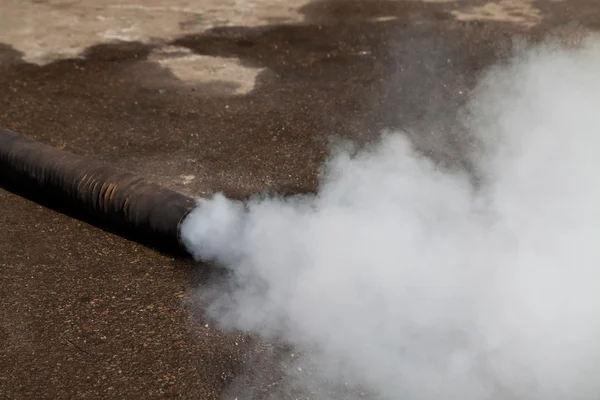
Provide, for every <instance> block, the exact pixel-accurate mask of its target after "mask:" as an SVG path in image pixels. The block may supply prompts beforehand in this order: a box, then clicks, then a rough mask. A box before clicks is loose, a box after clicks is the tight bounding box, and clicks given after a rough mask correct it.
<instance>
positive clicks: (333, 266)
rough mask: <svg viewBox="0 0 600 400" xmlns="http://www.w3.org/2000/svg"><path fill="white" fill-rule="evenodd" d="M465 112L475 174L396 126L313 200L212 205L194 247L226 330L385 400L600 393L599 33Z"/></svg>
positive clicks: (546, 58)
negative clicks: (308, 359) (222, 272)
mask: <svg viewBox="0 0 600 400" xmlns="http://www.w3.org/2000/svg"><path fill="white" fill-rule="evenodd" d="M467 115H468V116H469V119H468V126H469V130H470V132H469V133H470V135H471V136H473V137H474V138H475V139H476V140H477V142H478V143H479V146H477V151H474V152H473V154H470V155H469V157H470V159H471V162H472V164H473V165H474V166H475V171H476V173H477V176H478V179H477V180H473V179H472V177H471V176H469V175H468V174H467V173H466V172H464V173H462V172H456V171H454V172H450V171H448V170H445V169H443V168H442V167H439V166H438V165H436V163H435V162H433V161H431V160H429V159H428V158H426V157H424V156H421V155H419V154H418V153H417V152H416V151H414V149H413V146H412V145H411V143H410V142H409V140H408V139H407V138H406V135H404V134H403V133H402V132H397V133H390V134H387V135H386V136H385V137H384V138H383V140H382V141H381V142H380V143H379V144H378V145H377V146H374V147H373V148H370V149H363V150H361V151H359V152H358V153H353V152H350V151H346V150H343V149H342V150H338V151H336V152H334V154H333V155H332V157H331V159H330V160H329V161H328V163H327V165H326V168H325V173H324V175H323V178H322V180H321V184H320V188H319V190H318V193H317V194H316V195H314V196H313V195H310V196H298V197H294V198H277V197H269V198H258V197H257V198H255V199H251V200H249V201H248V202H246V203H244V204H242V203H239V202H234V201H230V200H228V199H226V198H225V197H223V196H222V195H217V196H215V197H214V198H213V199H211V200H203V201H200V202H199V207H198V208H197V209H196V210H195V211H194V212H193V213H192V214H191V215H190V216H189V217H188V218H187V219H186V220H185V222H184V224H183V227H182V228H183V229H182V232H183V238H184V241H185V243H186V245H187V247H188V248H189V250H190V252H191V253H192V254H193V255H194V256H195V257H196V258H197V259H199V260H204V261H214V262H216V263H217V264H219V265H222V266H224V267H226V268H227V269H228V270H230V272H231V281H230V282H229V283H230V284H229V285H228V290H226V291H225V292H223V293H222V295H221V296H219V297H217V298H216V299H215V300H214V301H213V303H212V305H211V307H210V311H211V313H212V315H213V316H214V317H216V318H217V319H218V320H219V322H220V323H221V326H222V327H224V328H237V329H243V330H245V331H248V332H254V333H258V334H261V335H263V336H266V337H278V338H282V339H283V340H286V341H288V342H290V343H292V344H295V345H299V346H305V347H309V348H311V349H315V350H316V351H318V354H320V356H321V359H322V360H324V362H325V363H329V365H330V369H329V371H330V372H332V371H335V370H337V368H340V367H339V366H340V365H343V371H342V370H339V373H340V374H341V373H342V372H343V373H344V374H345V375H344V376H348V374H351V375H352V376H354V377H355V379H356V380H357V382H358V383H360V384H362V385H364V386H365V387H368V388H371V389H373V390H374V391H375V392H376V393H378V395H379V396H381V397H382V398H385V399H403V400H440V399H460V400H486V399H502V400H506V399H518V400H521V399H522V400H553V399H557V400H558V399H561V400H564V399H570V400H588V399H589V400H592V399H593V400H596V399H598V398H600V44H599V42H598V40H593V39H588V40H587V41H585V42H584V43H583V45H582V46H581V47H578V48H571V49H567V48H561V47H560V46H553V45H544V46H541V47H540V46H538V47H535V48H530V49H527V50H526V51H523V52H520V53H519V54H518V55H517V56H515V57H514V58H513V59H512V60H511V61H510V62H509V63H508V64H505V65H503V66H500V67H497V68H494V69H492V70H490V71H489V73H487V74H486V75H485V77H483V79H482V80H481V83H480V85H479V86H478V87H477V89H476V90H475V91H474V93H473V95H472V98H471V102H470V104H469V106H468V108H467ZM473 182H477V183H473ZM340 376H341V375H340Z"/></svg>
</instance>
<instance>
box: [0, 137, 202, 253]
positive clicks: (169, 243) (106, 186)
mask: <svg viewBox="0 0 600 400" xmlns="http://www.w3.org/2000/svg"><path fill="white" fill-rule="evenodd" d="M0 184H2V185H3V186H4V187H6V188H8V189H9V190H11V191H13V192H18V193H19V194H22V195H24V196H26V197H29V198H31V199H32V200H34V201H36V202H38V203H42V204H44V205H47V206H50V207H52V208H58V209H59V211H63V212H64V211H67V212H66V213H67V214H70V215H72V216H76V217H77V218H83V219H86V220H88V221H89V222H91V223H93V224H95V225H100V226H101V227H102V228H104V229H108V230H111V231H115V232H116V233H120V234H124V236H129V237H133V238H134V239H140V240H138V241H140V242H143V243H144V244H146V243H150V244H152V245H159V247H161V248H164V249H168V250H172V249H174V248H181V247H180V246H181V241H180V238H179V224H180V222H181V221H182V219H183V218H184V217H185V215H186V214H187V213H188V212H189V211H190V210H191V209H192V208H193V207H194V204H195V202H194V200H193V199H192V198H190V197H188V196H185V195H182V194H180V193H177V192H174V191H172V190H169V189H165V188H163V187H161V186H159V185H156V184H154V183H151V182H148V181H146V180H144V179H143V178H141V177H139V176H136V175H134V174H131V173H128V172H123V171H119V170H117V169H115V168H113V167H110V166H107V165H104V164H102V163H99V162H97V161H94V160H90V159H88V158H85V157H80V156H77V155H74V154H71V153H67V152H64V151H61V150H58V149H56V148H54V147H51V146H48V145H45V144H42V143H40V142H37V141H35V140H32V139H30V138H27V137H25V136H22V135H20V134H17V133H15V132H12V131H9V130H6V129H2V128H0Z"/></svg>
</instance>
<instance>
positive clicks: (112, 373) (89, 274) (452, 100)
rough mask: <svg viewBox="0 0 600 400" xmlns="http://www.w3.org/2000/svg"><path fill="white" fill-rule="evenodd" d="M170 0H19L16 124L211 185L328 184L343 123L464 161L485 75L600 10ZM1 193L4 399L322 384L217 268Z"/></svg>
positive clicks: (263, 395) (11, 22)
mask: <svg viewBox="0 0 600 400" xmlns="http://www.w3.org/2000/svg"><path fill="white" fill-rule="evenodd" d="M153 1H154V2H155V3H156V4H155V5H153V6H148V5H146V6H144V7H146V8H145V9H144V8H140V7H141V6H139V7H137V8H136V7H133V6H134V5H135V4H133V3H132V4H130V3H127V4H125V3H123V2H118V1H115V2H110V1H106V0H97V1H93V0H86V1H67V0H62V1H59V0H49V1H35V2H21V1H13V0H0V14H4V18H5V19H4V20H3V19H2V18H3V17H2V16H0V21H2V22H3V24H2V26H3V28H2V30H0V126H3V127H6V128H8V129H12V130H15V131H17V132H20V133H22V134H24V135H28V136H30V137H32V138H35V139H37V140H40V141H42V142H44V143H47V144H50V145H53V146H56V147H58V148H61V149H64V150H66V151H70V152H73V153H76V154H80V155H85V156H90V157H93V158H95V159H98V160H101V161H104V162H106V163H110V164H112V165H114V166H117V167H119V168H122V169H126V170H129V171H132V172H135V173H138V174H140V175H143V176H145V177H147V178H148V179H150V180H153V181H155V182H157V183H160V184H162V185H164V186H166V187H170V188H172V189H175V190H178V191H181V192H184V193H186V194H189V195H193V196H208V195H210V194H212V193H215V192H225V193H226V194H228V195H230V196H236V197H245V196H249V195H251V194H253V193H256V192H261V191H265V190H278V191H281V192H284V193H298V192H307V191H313V190H315V187H316V184H317V176H318V170H319V166H320V164H321V162H322V161H323V159H324V158H325V157H326V156H327V148H328V143H330V141H331V140H332V139H334V138H339V137H342V138H346V139H351V140H353V141H356V142H358V143H363V144H364V143H368V142H369V141H372V140H376V139H377V137H378V135H379V134H380V132H381V131H382V130H384V129H407V130H409V131H410V132H414V134H412V136H411V137H412V139H413V140H414V141H415V143H416V144H417V146H419V147H420V148H421V149H422V150H423V151H424V152H426V153H428V154H430V155H431V156H432V157H435V158H437V159H440V160H443V161H445V162H448V163H450V164H456V165H458V166H461V167H464V165H462V164H461V162H462V161H461V149H462V148H463V147H464V146H465V145H466V143H465V142H466V141H465V139H464V135H462V133H461V127H460V124H458V123H457V122H456V119H455V118H454V116H455V113H456V111H457V110H458V108H459V107H460V105H461V104H462V103H463V102H464V101H465V100H466V98H467V96H468V93H469V90H470V89H471V88H472V87H473V85H474V83H475V81H476V79H477V77H478V76H479V74H480V73H481V72H482V71H483V70H484V69H485V68H486V67H488V66H490V65H491V64H493V63H495V62H497V61H498V60H502V58H503V57H506V56H507V55H508V54H509V51H510V48H511V43H513V41H514V40H516V39H527V40H540V39H541V38H544V37H545V36H547V35H549V34H551V35H555V36H556V37H560V38H561V39H563V40H568V41H571V40H577V38H578V37H579V36H580V35H582V34H584V33H585V32H591V31H596V30H597V29H598V27H599V26H600V22H599V21H600V3H598V2H595V1H591V0H565V1H549V0H548V1H522V2H518V1H517V2H515V1H508V0H499V1H479V0H465V1H432V0H430V1H409V0H406V1H385V0H371V1H367V0H364V1H361V0H329V1H313V2H308V3H303V2H299V1H290V2H289V4H288V5H287V6H283V5H282V3H285V2H274V3H278V4H277V6H275V5H274V3H273V4H270V3H269V1H255V2H239V1H238V2H222V3H221V4H219V2H214V1H204V2H202V1H196V2H193V1H179V0H177V1H171V2H167V3H168V4H169V7H175V6H177V4H179V3H181V4H180V7H179V8H178V9H175V10H173V9H166V8H165V7H166V6H164V4H163V3H165V2H162V3H161V2H160V1H159V0H153ZM151 3H152V2H151ZM159 3H160V4H159ZM148 4H150V3H148ZM152 4H154V3H152ZM165 4H166V3H165ZM490 4H491V6H490ZM117 6H118V7H117ZM125 6H127V7H125ZM111 7H112V8H111ZM153 7H154V8H153ZM160 7H163V8H160ZM194 7H195V8H194ZM211 7H212V8H211ZM240 7H241V8H240ZM244 7H246V8H244ZM109 9H110V12H109V11H107V10H109ZM132 10H134V11H135V13H133V12H132ZM211 10H212V11H211ZM239 10H243V12H242V11H239ZM192 11H193V12H192ZM168 12H173V13H175V14H169V13H168ZM44 13H46V14H44ZM90 13H91V14H90ZM94 13H96V14H94ZM167 14H168V15H167ZM180 14H181V15H180ZM44 15H46V17H44ZM90 15H92V16H95V17H94V18H93V19H89V18H90ZM198 15H200V16H203V17H202V18H200V17H198ZM9 17H10V18H9ZM162 17H164V18H167V17H168V18H167V19H164V20H161V19H160V18H162ZM53 18H54V19H53ZM60 18H64V19H65V21H67V22H64V23H61V22H60ZM46 19H47V20H48V21H47V22H44V21H45V20H46ZM88 19H89V21H92V20H93V21H96V22H94V23H93V24H92V22H89V21H88ZM129 26H131V27H133V28H131V29H129V28H128V27H129ZM159 27H162V28H164V29H162V30H160V29H158V28H159ZM134 28H135V29H134ZM107 32H109V33H110V34H111V35H112V36H111V35H109V34H108V33H107ZM115 32H116V33H115ZM62 49H64V51H62ZM240 88H241V89H240ZM440 128H443V129H440ZM440 131H442V132H444V135H441V136H440V135H438V134H436V133H435V132H440ZM0 173H1V171H0ZM0 208H1V210H2V212H1V213H0V227H1V229H0V398H2V399H100V398H101V399H113V398H114V399H159V398H185V399H188V398H189V399H219V398H223V399H235V398H238V399H247V398H255V399H284V398H294V399H296V398H297V399H313V398H315V397H314V395H312V394H311V393H303V392H298V391H297V390H296V389H295V388H292V387H289V386H286V380H285V377H284V372H283V367H282V365H281V363H280V355H281V354H285V353H286V351H288V350H287V349H286V348H285V346H283V345H282V344H278V343H269V342H265V341H262V340H259V339H258V338H254V337H250V336H247V335H244V334H241V333H237V332H220V331H219V330H218V329H215V328H214V327H213V326H212V324H211V323H210V321H207V320H204V318H203V314H202V304H198V303H197V302H196V301H194V299H193V293H194V292H195V291H197V290H201V288H202V285H203V284H204V283H205V282H207V280H209V279H212V278H213V276H214V275H215V274H216V272H214V271H213V270H211V268H210V267H209V266H205V265H199V264H196V263H194V262H192V261H190V260H189V259H186V258H185V257H183V258H182V257H178V256H174V255H171V254H165V253H161V252H159V251H157V250H155V249H152V248H149V247H145V246H142V245H141V244H139V243H137V242H135V241H132V240H129V239H126V238H123V237H120V236H117V235H115V234H114V233H110V232H106V231H104V230H102V229H100V228H98V227H96V226H93V225H90V224H88V223H86V222H85V221H80V220H77V219H74V218H71V217H69V216H67V215H64V214H61V213H58V212H56V211H53V210H49V209H46V208H44V207H42V206H40V205H38V204H36V203H33V202H31V201H29V200H27V199H24V198H22V197H20V196H18V195H17V194H14V193H12V192H10V191H7V190H5V189H3V188H0ZM359 345H360V344H357V346H359Z"/></svg>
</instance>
